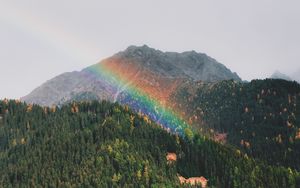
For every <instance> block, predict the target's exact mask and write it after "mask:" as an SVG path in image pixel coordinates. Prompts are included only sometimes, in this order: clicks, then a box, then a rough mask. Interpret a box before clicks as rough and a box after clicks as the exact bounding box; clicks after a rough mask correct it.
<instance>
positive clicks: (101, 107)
mask: <svg viewBox="0 0 300 188" xmlns="http://www.w3.org/2000/svg"><path fill="white" fill-rule="evenodd" d="M0 116H1V117H2V118H1V119H0V174H1V175H0V185H1V186H2V187H83V186H85V187H89V186H93V187H180V186H181V185H180V184H179V181H178V175H177V174H180V175H183V176H185V177H191V176H204V177H206V178H207V179H209V183H208V186H209V187H215V186H216V187H299V186H300V179H299V173H298V172H297V171H295V170H292V169H289V168H284V167H280V166H279V167H274V166H269V165H267V164H265V163H264V162H263V161H256V160H253V159H252V158H251V157H248V156H247V155H246V154H244V153H243V152H242V151H239V150H236V149H234V148H231V147H227V146H223V145H221V144H218V143H215V142H213V141H211V140H207V139H205V138H203V137H200V136H199V135H197V134H196V135H195V136H194V137H185V138H182V137H179V136H177V135H172V134H171V133H168V132H167V131H165V130H164V129H162V128H161V127H160V126H158V125H156V124H154V123H152V122H151V121H150V120H149V119H148V118H147V117H146V116H143V115H141V114H135V113H133V112H132V111H131V110H130V109H128V107H126V106H125V107H122V106H119V105H118V104H111V103H108V102H105V101H103V102H100V103H99V102H85V103H71V104H68V105H65V106H62V107H61V108H56V107H53V108H46V107H39V106H36V105H34V106H32V105H27V104H24V103H20V102H18V101H7V100H5V101H1V102H0ZM167 152H175V153H177V154H178V156H179V159H178V161H177V162H176V163H174V164H171V165H170V164H168V163H167V160H166V153H167Z"/></svg>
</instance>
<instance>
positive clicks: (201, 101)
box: [175, 79, 300, 170]
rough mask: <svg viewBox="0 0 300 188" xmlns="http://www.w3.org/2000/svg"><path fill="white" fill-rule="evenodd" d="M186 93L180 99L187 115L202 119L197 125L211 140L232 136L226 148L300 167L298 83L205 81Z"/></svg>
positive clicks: (269, 161) (282, 81)
mask: <svg viewBox="0 0 300 188" xmlns="http://www.w3.org/2000/svg"><path fill="white" fill-rule="evenodd" d="M187 87H188V86H187ZM187 91H188V89H187V88H186V87H184V88H182V89H181V90H180V92H179V93H178V95H177V96H175V97H176V98H177V99H178V100H181V103H182V104H185V105H186V107H185V109H187V114H191V115H197V117H198V119H200V120H201V121H202V122H200V123H199V122H196V123H195V125H194V127H199V124H201V125H205V127H206V130H207V131H206V132H207V134H210V135H211V136H215V133H216V132H217V133H227V144H230V145H233V146H235V147H237V148H238V149H239V150H241V151H243V152H245V153H247V154H248V155H249V156H252V157H254V158H256V159H259V160H264V161H266V162H267V163H268V164H271V165H283V166H286V167H291V168H293V169H297V170H299V169H300V157H299V156H300V85H299V84H297V83H296V82H289V81H285V80H272V79H266V80H253V81H251V82H250V83H239V82H235V81H232V80H231V81H222V82H219V83H208V84H204V83H203V84H200V86H198V89H197V90H196V92H195V93H189V92H187ZM191 98H192V100H188V99H191ZM202 127H203V126H202ZM198 129H199V128H198ZM210 129H213V130H214V131H213V134H211V133H212V132H210V131H209V130H210ZM203 132H205V131H203ZM297 135H298V136H297Z"/></svg>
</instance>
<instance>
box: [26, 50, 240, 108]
mask: <svg viewBox="0 0 300 188" xmlns="http://www.w3.org/2000/svg"><path fill="white" fill-rule="evenodd" d="M103 66H105V67H108V68H110V70H111V71H113V72H114V73H116V74H117V75H118V76H119V75H120V74H122V76H125V77H126V80H125V81H124V82H122V85H119V86H118V88H115V86H112V85H111V83H110V82H106V81H105V79H107V78H105V77H103V76H101V75H100V76H99V75H98V76H95V75H92V74H91V71H90V70H91V69H93V70H96V69H102V68H103ZM100 71H101V70H100ZM228 79H234V80H237V81H241V79H240V78H239V77H238V75H237V74H236V73H232V72H231V71H230V70H229V69H227V68H226V67H225V66H224V65H222V64H220V63H218V62H217V61H216V60H214V59H212V58H210V57H209V56H207V55H205V54H201V53H196V52H194V51H190V52H183V53H175V52H161V51H159V50H155V49H152V48H149V47H148V46H146V45H144V46H141V47H137V46H130V47H128V48H127V49H126V50H125V51H123V52H119V53H117V54H115V55H114V56H112V57H110V58H107V59H105V60H103V61H101V62H100V63H98V64H96V65H93V66H91V67H88V68H86V69H84V70H82V71H80V72H72V73H65V74H62V75H60V76H58V77H56V78H54V79H52V80H50V81H48V82H46V83H45V84H43V85H42V86H40V87H39V88H37V89H35V90H34V91H32V92H31V93H30V94H29V95H27V96H25V97H23V98H22V100H23V101H26V102H29V103H36V104H40V105H44V106H51V105H55V104H60V103H64V102H65V101H69V100H71V99H72V98H74V96H78V95H84V93H86V92H89V93H90V94H92V95H93V96H94V97H95V98H99V99H106V100H116V99H117V95H118V94H119V93H120V88H125V87H124V86H126V87H127V85H133V86H134V87H137V88H139V87H140V88H141V89H142V90H144V89H145V90H147V92H148V93H152V94H153V96H151V97H153V98H155V99H157V100H160V101H166V100H167V98H168V97H169V95H170V93H172V92H173V91H174V90H176V87H178V85H180V83H181V82H182V81H183V80H193V81H198V80H202V81H208V82H214V81H220V80H228ZM122 91H123V90H122Z"/></svg>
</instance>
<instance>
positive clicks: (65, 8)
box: [0, 0, 300, 98]
mask: <svg viewBox="0 0 300 188" xmlns="http://www.w3.org/2000/svg"><path fill="white" fill-rule="evenodd" d="M299 33H300V2H299V1H298V0H287V1H282V0H247V1H246V0H245V1H241V0H226V1H222V0H218V1H217V0H190V1H179V0H164V1H159V0H151V1H146V0H126V1H116V0H110V1H100V0H93V1H92V0H90V1H85V2H84V1H71V0H64V1H61V0H60V1H58V0H52V1H47V2H45V1H38V0H26V1H13V0H10V1H8V0H7V1H3V0H1V1H0V41H1V42H0V51H1V52H0V68H1V73H0V81H1V87H0V98H4V97H6V98H20V97H21V96H24V95H26V94H28V93H29V92H30V91H32V90H33V89H34V88H36V87H37V86H39V85H41V84H42V83H43V82H45V81H47V80H49V79H51V78H53V77H54V76H56V75H58V74H61V73H63V72H67V71H68V72H69V71H74V70H81V69H82V68H84V67H87V66H89V65H92V64H95V63H97V62H98V61H99V60H101V59H103V58H105V57H108V56H111V55H113V54H114V53H116V52H118V51H121V50H124V49H125V48H126V47H127V46H129V45H143V44H147V45H148V46H150V47H153V48H156V49H160V50H163V51H177V52H182V51H188V50H195V51H197V52H203V53H206V54H208V55H209V56H211V57H213V58H215V59H216V60H218V61H219V62H221V63H223V64H224V65H225V66H227V67H228V68H230V69H231V70H232V71H233V72H237V73H238V75H239V76H240V77H241V78H242V79H244V80H251V79H254V78H266V77H269V76H270V75H271V74H272V73H273V72H274V71H275V70H279V71H281V72H283V73H286V74H292V73H294V72H296V70H297V69H299V68H300V63H299V60H300V52H299V49H300V35H299Z"/></svg>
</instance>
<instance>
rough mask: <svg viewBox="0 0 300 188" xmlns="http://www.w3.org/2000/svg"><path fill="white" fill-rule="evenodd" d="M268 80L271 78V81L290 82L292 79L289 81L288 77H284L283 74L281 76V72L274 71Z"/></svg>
mask: <svg viewBox="0 0 300 188" xmlns="http://www.w3.org/2000/svg"><path fill="white" fill-rule="evenodd" d="M270 78H273V79H283V80H288V81H292V79H291V78H290V77H289V76H287V75H285V74H283V73H281V72H279V71H275V72H274V73H273V74H272V75H271V77H270Z"/></svg>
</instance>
